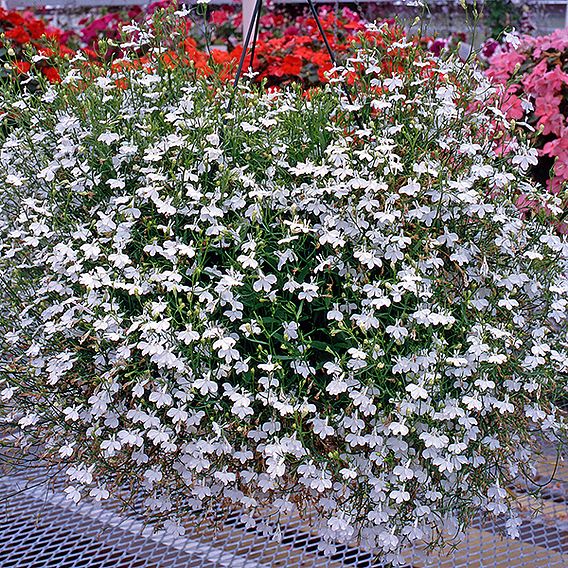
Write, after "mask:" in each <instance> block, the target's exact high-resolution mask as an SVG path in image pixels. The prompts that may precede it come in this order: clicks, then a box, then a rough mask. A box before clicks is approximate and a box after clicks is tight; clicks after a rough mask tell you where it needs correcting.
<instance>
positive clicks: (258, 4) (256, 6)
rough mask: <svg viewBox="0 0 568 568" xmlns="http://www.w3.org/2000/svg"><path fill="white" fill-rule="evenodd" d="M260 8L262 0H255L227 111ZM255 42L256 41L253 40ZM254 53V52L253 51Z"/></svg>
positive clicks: (231, 103)
mask: <svg viewBox="0 0 568 568" xmlns="http://www.w3.org/2000/svg"><path fill="white" fill-rule="evenodd" d="M261 10H262V0H256V4H255V5H254V10H253V13H252V18H251V21H250V24H249V27H248V30H247V35H246V38H245V42H244V44H243V52H242V53H241V59H240V61H239V66H238V67H237V74H236V75H235V80H234V81H233V92H232V93H231V98H230V99H229V102H228V104H227V112H231V108H232V107H233V101H234V99H235V91H236V89H237V86H238V84H239V80H240V78H241V75H242V74H243V67H244V64H245V59H246V57H247V51H248V46H249V44H250V40H251V36H252V32H253V28H254V27H255V23H256V21H257V20H260V12H261ZM255 44H256V41H255ZM253 53H254V52H253Z"/></svg>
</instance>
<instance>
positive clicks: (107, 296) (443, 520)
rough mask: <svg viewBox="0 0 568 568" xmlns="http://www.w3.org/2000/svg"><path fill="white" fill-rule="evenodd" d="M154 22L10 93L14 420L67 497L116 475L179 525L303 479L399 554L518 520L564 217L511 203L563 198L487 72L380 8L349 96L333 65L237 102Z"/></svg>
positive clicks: (4, 146) (540, 412) (554, 322)
mask: <svg viewBox="0 0 568 568" xmlns="http://www.w3.org/2000/svg"><path fill="white" fill-rule="evenodd" d="M166 24H167V22H166ZM162 25H165V24H164V22H161V23H160V26H156V28H155V33H156V34H157V36H156V37H154V35H153V33H152V32H150V31H149V30H146V29H143V30H139V31H136V32H135V33H134V35H133V38H135V40H134V43H136V44H137V45H134V46H132V45H131V46H130V48H127V47H124V46H123V49H124V50H125V53H129V49H132V48H134V49H136V48H138V47H139V46H138V44H139V43H143V44H144V46H143V47H144V52H146V53H147V54H148V55H147V57H146V59H145V60H144V62H143V63H141V62H140V60H139V59H135V60H134V61H128V60H125V61H123V62H122V63H121V64H120V65H119V64H115V65H113V66H111V67H109V68H108V69H103V68H101V69H100V70H99V75H98V76H96V77H94V76H93V70H92V68H91V67H88V66H84V65H82V64H81V62H80V61H76V62H74V63H72V64H71V65H70V67H69V68H67V69H65V70H62V82H61V84H59V85H54V86H51V87H50V88H48V89H47V91H46V92H45V93H43V94H31V93H21V92H17V91H14V93H10V92H9V91H5V92H4V93H3V94H2V97H3V101H2V107H3V108H5V109H8V111H9V115H10V116H11V117H12V118H13V117H15V118H16V120H15V124H12V125H11V131H10V133H9V134H7V135H5V136H4V138H3V139H2V140H1V146H0V182H1V183H0V188H1V191H2V196H1V201H0V202H1V204H2V205H1V208H0V247H1V248H0V251H1V255H0V274H2V278H3V280H4V282H3V284H4V286H3V287H4V291H3V295H2V297H1V299H0V314H1V317H2V318H3V319H2V321H1V326H2V331H3V334H2V339H1V344H0V346H1V348H2V351H3V353H5V357H4V358H3V359H2V362H1V365H2V367H1V368H0V373H1V374H0V380H1V381H2V384H1V386H0V399H1V400H2V401H3V402H2V404H3V406H2V407H0V412H1V416H2V417H3V421H4V427H6V426H8V427H9V428H11V430H12V433H13V438H12V440H13V443H16V444H17V445H19V448H20V451H23V450H25V449H26V448H27V449H31V448H37V446H38V444H39V450H40V451H41V454H42V456H43V458H44V459H46V460H51V461H53V462H55V463H58V464H62V465H63V466H64V467H65V468H66V472H67V475H68V478H69V486H68V488H67V493H68V495H69V498H70V499H72V500H74V501H79V500H80V499H81V498H84V497H88V496H90V497H91V498H95V499H105V498H108V497H109V496H110V495H111V494H113V493H114V492H115V491H117V487H119V486H120V485H121V483H123V482H127V483H128V487H129V488H130V490H131V491H132V492H133V494H136V495H141V496H143V498H144V499H145V505H146V507H147V515H148V517H150V518H153V519H154V520H156V521H159V522H162V523H163V524H164V526H165V527H167V528H168V529H169V530H171V531H174V532H176V531H181V530H183V529H182V528H181V525H182V521H183V516H184V515H185V514H186V513H188V512H190V511H193V512H194V513H195V514H201V515H204V516H205V515H206V514H207V511H208V507H209V506H210V505H211V504H212V503H214V502H219V501H222V502H224V503H225V504H227V506H230V505H231V504H235V505H236V506H239V507H244V508H245V509H246V510H247V511H248V512H249V513H250V518H249V521H248V522H250V524H251V525H254V523H255V522H256V520H255V513H256V512H258V511H259V510H260V511H264V512H265V511H266V509H265V507H266V506H270V507H272V508H273V510H274V511H275V512H274V515H273V520H274V521H275V523H276V525H277V522H278V520H279V518H280V515H284V516H285V515H286V514H287V513H288V512H290V511H295V510H299V511H300V512H301V513H307V514H308V515H309V514H310V513H311V512H312V510H313V509H315V510H317V512H318V515H316V516H315V517H313V516H312V517H311V518H312V522H313V523H314V524H315V525H316V528H318V529H319V531H320V532H321V534H323V536H324V538H325V539H326V541H327V542H329V543H330V545H329V547H327V550H331V549H332V543H333V542H334V541H347V542H350V541H352V540H355V539H358V540H361V541H362V542H363V543H364V544H365V545H367V546H369V547H371V548H373V549H375V550H378V551H380V552H382V553H383V557H384V558H385V559H386V560H387V561H393V562H394V561H396V560H397V559H398V558H399V553H400V551H401V549H402V548H403V547H404V546H405V544H407V543H408V542H412V541H414V540H417V539H425V540H426V541H433V542H436V541H437V540H438V539H439V538H442V537H444V535H447V534H454V533H455V529H456V528H458V527H463V526H464V524H466V523H467V521H468V519H469V518H470V517H471V515H473V514H475V513H476V512H477V511H478V509H479V508H481V509H484V510H486V511H487V512H489V513H490V514H495V515H497V516H503V517H504V519H505V520H506V526H507V528H508V530H509V532H510V533H511V534H513V535H514V534H516V533H517V526H518V523H519V520H518V519H517V518H516V517H515V514H514V513H513V512H511V511H510V510H509V506H510V496H509V494H508V493H507V491H506V489H505V487H506V486H507V483H508V480H509V479H510V478H511V477H514V476H515V475H516V474H517V472H518V471H519V470H520V471H523V472H527V473H529V474H530V473H531V471H532V464H533V463H534V460H533V457H532V453H531V441H532V439H533V436H534V435H535V433H541V434H542V435H544V436H545V437H548V438H551V439H555V437H556V436H559V435H564V430H563V428H564V427H565V418H564V416H563V415H562V413H561V412H560V411H559V410H558V409H557V408H556V407H555V404H554V403H555V400H556V398H557V396H559V395H560V394H562V393H563V392H564V390H565V387H566V376H567V372H568V351H567V349H568V346H567V344H568V338H567V328H566V310H567V308H568V280H567V278H566V271H567V269H568V243H567V242H566V239H565V238H562V237H559V236H558V235H557V234H555V233H554V231H553V229H552V228H551V227H550V226H549V224H548V223H547V222H546V221H545V220H543V219H542V218H541V217H540V216H538V215H537V216H535V217H534V218H533V219H527V220H524V219H522V218H521V217H520V215H519V213H518V210H517V209H516V207H515V205H514V202H515V200H516V197H517V196H518V195H519V194H520V193H523V194H528V195H530V196H531V199H533V200H535V201H538V202H539V203H543V207H546V208H547V209H548V210H551V211H553V212H554V211H555V210H556V209H557V207H558V203H557V199H556V198H555V197H554V196H552V195H551V194H549V193H547V192H543V191H541V190H540V189H539V188H538V187H536V186H534V185H532V184H531V183H529V182H528V181H526V179H525V173H526V171H527V169H528V168H529V166H530V165H531V163H533V161H534V151H532V150H530V149H529V148H527V147H526V146H525V145H524V144H523V142H522V141H518V140H516V139H515V138H513V137H512V131H513V125H511V124H510V123H509V122H508V121H507V119H506V118H504V117H503V116H502V115H501V114H500V113H499V112H498V111H497V110H495V108H494V105H495V96H496V91H495V89H494V87H492V86H491V85H490V84H489V83H488V82H487V81H486V80H485V79H484V78H483V77H482V76H481V75H480V74H479V73H477V72H476V71H475V70H473V69H471V68H469V67H467V66H464V64H462V63H458V62H455V61H453V60H451V59H450V60H448V61H445V62H443V61H440V60H439V59H435V58H434V57H433V56H432V55H431V54H429V53H428V52H427V50H425V49H424V48H423V47H422V46H421V44H420V42H415V41H410V40H407V39H406V38H404V37H402V38H396V40H395V41H393V40H392V30H391V29H389V28H388V27H382V28H380V30H378V31H375V32H374V33H373V34H371V33H368V34H367V38H366V40H364V45H362V47H361V49H360V50H358V52H357V54H356V56H355V57H353V58H351V59H350V60H349V62H348V67H347V70H346V71H345V73H346V74H347V75H348V76H349V77H351V78H352V80H353V81H356V89H354V92H356V93H357V101H356V106H355V109H354V108H351V107H350V105H348V104H347V103H346V101H345V98H344V94H343V90H342V88H341V84H340V83H341V80H342V79H341V77H336V78H335V79H333V80H331V82H330V84H328V85H327V86H325V87H324V88H322V89H319V90H312V91H310V92H309V96H306V95H305V93H303V92H301V91H300V90H294V89H290V88H284V89H282V90H281V91H280V92H265V91H263V90H260V89H257V88H256V87H254V86H242V87H241V88H240V89H239V90H238V92H236V93H235V94H234V104H233V110H232V112H231V113H227V112H226V105H227V101H228V100H229V99H230V98H231V97H232V96H233V93H232V91H231V88H230V87H229V86H227V85H226V83H225V82H223V81H222V80H220V79H219V77H218V76H217V75H216V74H214V73H212V74H209V75H204V74H203V73H197V72H196V69H195V66H194V65H192V64H186V59H187V53H180V54H179V55H178V58H177V59H176V61H177V63H178V64H176V65H175V66H172V65H171V64H170V63H171V55H170V54H166V55H168V56H167V57H166V56H165V55H164V53H163V50H160V49H157V48H159V47H160V46H163V45H164V44H163V38H166V37H167V38H169V39H171V38H172V37H174V35H175V30H170V29H169V28H167V27H166V29H165V30H163V29H162V30H161V26H162ZM131 31H132V30H131ZM373 36H374V38H373ZM173 44H174V45H181V44H182V42H178V41H177V40H176V39H175V37H174V39H173ZM137 53H139V50H137V51H136V52H135V54H133V57H137V55H136V54H137ZM385 60H388V61H391V63H392V64H391V65H390V66H389V68H388V69H385V65H384V61H385ZM356 77H357V79H355V78H356ZM353 110H357V113H358V116H359V118H360V120H361V121H362V122H363V126H364V127H363V128H357V126H356V121H355V120H354V117H353V115H352V111H353ZM12 300H13V301H12Z"/></svg>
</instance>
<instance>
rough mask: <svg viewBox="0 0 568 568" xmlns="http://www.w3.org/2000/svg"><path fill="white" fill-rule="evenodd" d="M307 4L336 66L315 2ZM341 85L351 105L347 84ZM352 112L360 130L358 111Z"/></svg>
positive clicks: (309, 1) (308, 0) (361, 124)
mask: <svg viewBox="0 0 568 568" xmlns="http://www.w3.org/2000/svg"><path fill="white" fill-rule="evenodd" d="M307 2H308V5H309V7H310V11H311V12H312V16H313V17H314V20H315V21H316V25H317V27H318V30H319V33H320V34H321V37H322V39H323V43H324V45H325V48H326V50H327V53H328V54H329V58H330V59H331V62H332V63H333V66H334V67H335V66H336V59H335V53H334V51H333V49H331V45H329V41H328V39H327V36H326V35H325V30H324V29H323V26H322V25H321V20H320V17H319V15H318V12H317V10H316V7H315V4H314V2H313V0H307ZM342 86H343V92H344V93H345V96H346V97H347V100H348V101H349V104H350V105H353V104H354V103H353V99H352V98H351V93H350V92H349V89H348V88H347V85H346V84H345V83H342ZM353 114H354V116H355V120H356V121H357V125H358V126H359V128H360V129H361V130H363V123H362V121H361V118H360V117H359V113H358V112H357V111H353Z"/></svg>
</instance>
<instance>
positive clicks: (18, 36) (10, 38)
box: [0, 8, 73, 82]
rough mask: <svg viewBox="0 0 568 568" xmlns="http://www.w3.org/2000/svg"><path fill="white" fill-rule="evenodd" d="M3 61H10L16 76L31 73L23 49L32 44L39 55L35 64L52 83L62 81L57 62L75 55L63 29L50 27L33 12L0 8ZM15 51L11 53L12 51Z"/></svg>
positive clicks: (1, 53) (0, 57)
mask: <svg viewBox="0 0 568 568" xmlns="http://www.w3.org/2000/svg"><path fill="white" fill-rule="evenodd" d="M0 33H1V34H2V38H1V39H0V48H2V49H1V51H0V62H2V63H6V62H9V63H10V64H11V65H12V68H13V69H14V70H15V71H16V73H18V74H21V73H27V72H28V71H29V70H30V68H31V63H30V62H29V61H26V60H25V57H24V55H23V49H24V47H25V46H28V45H32V46H33V47H34V48H35V49H36V50H37V54H38V56H39V57H38V58H36V63H35V65H36V66H37V68H38V69H39V70H40V71H41V73H42V74H43V75H44V76H45V77H46V78H47V80H48V81H50V82H56V81H59V72H58V71H57V69H56V66H55V65H54V63H55V61H54V59H55V58H57V57H60V56H62V55H65V54H72V53H73V52H72V51H71V50H70V49H69V48H68V47H67V46H66V45H65V42H64V39H63V37H64V34H63V32H62V31H61V30H59V29H57V28H55V27H52V26H49V25H47V24H46V23H45V22H44V21H43V20H40V19H39V18H36V17H35V16H34V15H33V14H32V13H31V12H16V11H8V10H4V9H2V8H0ZM10 49H11V50H12V52H10V51H9V50H10Z"/></svg>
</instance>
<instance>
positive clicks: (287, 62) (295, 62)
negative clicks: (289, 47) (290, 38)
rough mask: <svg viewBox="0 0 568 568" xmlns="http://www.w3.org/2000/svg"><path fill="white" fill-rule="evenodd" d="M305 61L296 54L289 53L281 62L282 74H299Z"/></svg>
mask: <svg viewBox="0 0 568 568" xmlns="http://www.w3.org/2000/svg"><path fill="white" fill-rule="evenodd" d="M302 67H303V62H302V60H301V59H300V58H299V57H296V56H295V55H287V56H286V57H284V59H283V60H282V63H281V64H280V75H299V74H300V71H301V70H302Z"/></svg>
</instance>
